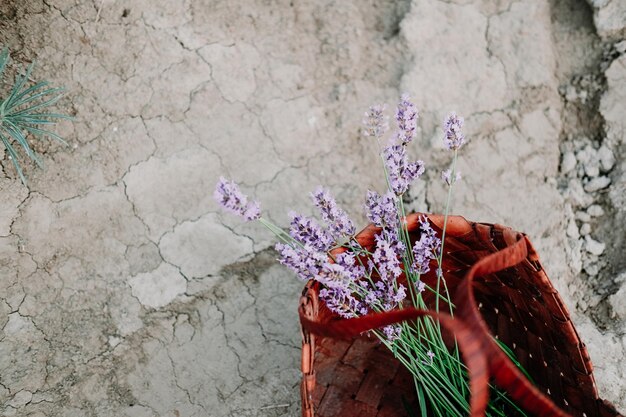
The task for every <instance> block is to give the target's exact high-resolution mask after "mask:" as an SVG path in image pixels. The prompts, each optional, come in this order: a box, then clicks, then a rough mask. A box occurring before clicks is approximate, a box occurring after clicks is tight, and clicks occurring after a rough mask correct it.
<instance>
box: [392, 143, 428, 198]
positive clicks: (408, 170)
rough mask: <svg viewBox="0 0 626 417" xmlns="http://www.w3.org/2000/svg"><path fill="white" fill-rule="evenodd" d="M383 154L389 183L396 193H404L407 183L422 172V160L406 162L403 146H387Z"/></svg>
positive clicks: (407, 186)
mask: <svg viewBox="0 0 626 417" xmlns="http://www.w3.org/2000/svg"><path fill="white" fill-rule="evenodd" d="M384 156H385V165H386V167H387V173H388V175H389V183H390V185H391V189H392V190H393V192H395V193H396V195H401V194H404V193H405V192H406V191H407V190H408V189H409V184H410V183H411V182H412V181H413V180H415V179H417V178H419V177H420V176H421V175H422V174H423V173H424V162H423V161H415V162H408V161H407V155H406V149H405V147H404V146H401V145H391V146H388V147H387V148H385V151H384Z"/></svg>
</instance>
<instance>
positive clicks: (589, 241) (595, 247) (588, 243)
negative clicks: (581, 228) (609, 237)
mask: <svg viewBox="0 0 626 417" xmlns="http://www.w3.org/2000/svg"><path fill="white" fill-rule="evenodd" d="M605 247H606V245H605V244H604V243H602V242H598V241H597V240H594V239H593V238H592V237H591V236H585V250H586V251H587V252H589V253H591V254H592V255H598V256H599V255H602V253H603V252H604V248H605Z"/></svg>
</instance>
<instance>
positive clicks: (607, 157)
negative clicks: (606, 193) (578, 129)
mask: <svg viewBox="0 0 626 417" xmlns="http://www.w3.org/2000/svg"><path fill="white" fill-rule="evenodd" d="M598 158H599V159H600V165H601V166H602V170H603V171H604V172H609V171H610V170H611V169H613V166H614V165H615V155H613V151H611V150H610V149H609V148H608V147H607V146H606V145H602V146H600V149H598Z"/></svg>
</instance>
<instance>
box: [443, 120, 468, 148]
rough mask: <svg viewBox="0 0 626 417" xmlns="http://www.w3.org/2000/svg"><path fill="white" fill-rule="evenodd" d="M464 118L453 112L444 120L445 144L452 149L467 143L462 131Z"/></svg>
mask: <svg viewBox="0 0 626 417" xmlns="http://www.w3.org/2000/svg"><path fill="white" fill-rule="evenodd" d="M461 128H463V118H462V117H459V116H457V115H456V113H454V112H452V113H450V114H449V115H448V117H447V118H446V120H445V121H444V122H443V131H444V137H443V144H444V145H445V146H446V148H448V149H450V150H456V149H459V148H460V147H461V146H463V144H464V143H465V136H464V135H463V132H461Z"/></svg>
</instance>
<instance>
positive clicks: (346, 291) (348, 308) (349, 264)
mask: <svg viewBox="0 0 626 417" xmlns="http://www.w3.org/2000/svg"><path fill="white" fill-rule="evenodd" d="M336 260H337V262H335V263H331V262H326V263H324V265H323V266H322V269H321V270H320V272H319V274H318V275H317V276H316V277H315V279H316V280H317V281H319V282H320V283H321V284H322V285H324V288H323V289H322V290H320V292H319V295H320V298H321V299H322V300H323V301H324V302H325V303H326V306H327V307H328V308H329V309H330V310H331V311H333V312H334V313H337V314H339V315H340V316H341V317H346V318H349V317H355V316H357V315H359V314H367V312H368V308H367V305H366V304H365V303H364V302H362V301H360V300H359V299H357V298H356V297H355V296H354V294H353V293H354V291H355V290H356V289H357V288H358V287H359V283H358V281H359V280H360V279H361V277H362V276H363V275H364V273H365V269H364V268H363V267H361V266H358V265H357V264H356V262H355V257H354V255H353V254H350V253H344V254H340V255H338V256H337V259H336Z"/></svg>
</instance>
